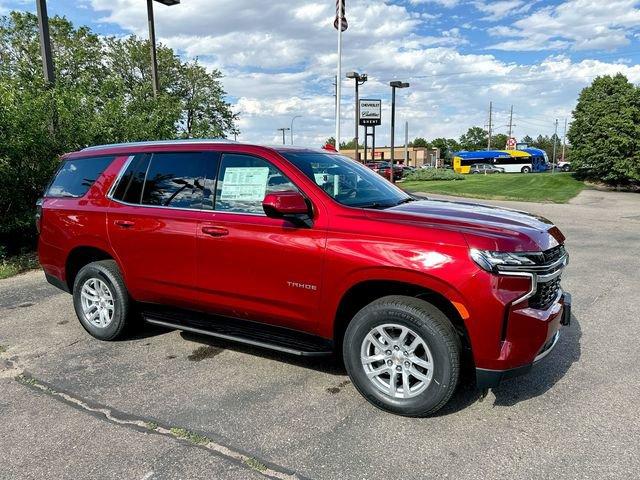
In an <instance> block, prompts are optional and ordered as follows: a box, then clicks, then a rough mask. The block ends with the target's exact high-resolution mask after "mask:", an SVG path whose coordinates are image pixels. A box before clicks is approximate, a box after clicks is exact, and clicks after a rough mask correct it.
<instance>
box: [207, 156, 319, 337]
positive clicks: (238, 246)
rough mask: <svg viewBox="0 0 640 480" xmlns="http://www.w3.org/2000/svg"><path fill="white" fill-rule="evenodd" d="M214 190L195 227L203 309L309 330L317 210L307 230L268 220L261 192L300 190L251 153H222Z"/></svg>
mask: <svg viewBox="0 0 640 480" xmlns="http://www.w3.org/2000/svg"><path fill="white" fill-rule="evenodd" d="M216 185H217V186H216V199H215V206H214V211H213V212H211V213H206V214H204V215H205V216H206V218H204V219H203V221H201V222H200V224H199V228H198V277H199V285H198V287H199V289H200V290H201V291H202V294H203V300H204V302H205V304H206V306H207V309H208V310H210V311H214V312H218V313H222V314H226V315H230V316H233V317H236V318H243V319H248V320H255V321H260V322H267V323H272V324H278V325H282V326H286V327H290V328H295V329H298V330H304V331H313V330H314V328H315V327H316V325H317V322H318V307H319V299H320V293H321V289H322V285H321V276H322V264H323V258H324V250H325V243H326V226H325V224H324V221H325V220H324V218H322V219H318V218H317V217H318V214H319V210H318V208H320V205H319V204H318V203H316V207H315V208H316V219H315V220H316V221H315V222H314V225H313V226H312V227H311V228H300V227H298V226H295V225H294V224H292V223H290V222H288V221H287V220H283V219H275V218H268V217H267V216H266V215H265V213H264V211H263V209H262V200H263V199H264V197H265V195H266V194H267V193H271V192H275V191H287V190H298V191H300V190H299V188H298V186H297V185H296V184H295V183H294V182H293V181H292V180H291V179H290V178H289V177H288V176H287V175H286V174H285V173H283V171H282V169H281V168H279V167H278V166H277V165H276V164H275V163H274V162H273V161H270V160H269V159H267V158H264V157H259V156H255V155H248V154H241V153H224V154H223V155H222V158H221V160H220V168H219V173H218V178H217V182H216ZM303 194H304V193H303ZM308 198H310V197H308Z"/></svg>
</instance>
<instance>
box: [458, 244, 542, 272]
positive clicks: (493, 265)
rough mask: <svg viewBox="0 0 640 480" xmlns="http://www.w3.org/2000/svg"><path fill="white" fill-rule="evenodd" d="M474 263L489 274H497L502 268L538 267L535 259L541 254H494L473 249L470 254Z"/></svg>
mask: <svg viewBox="0 0 640 480" xmlns="http://www.w3.org/2000/svg"><path fill="white" fill-rule="evenodd" d="M470 255H471V258H473V261H474V262H476V263H477V264H478V266H479V267H480V268H482V269H483V270H486V271H487V272H497V271H498V269H499V268H500V266H503V265H504V266H509V265H513V266H527V265H536V264H537V263H536V262H535V260H534V259H533V258H535V257H538V256H539V255H540V254H539V253H515V252H492V251H490V250H477V249H475V248H472V249H471V252H470Z"/></svg>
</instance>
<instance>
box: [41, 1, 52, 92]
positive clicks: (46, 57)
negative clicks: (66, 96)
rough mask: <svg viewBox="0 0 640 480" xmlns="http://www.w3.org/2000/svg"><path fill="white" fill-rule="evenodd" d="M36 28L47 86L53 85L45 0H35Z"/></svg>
mask: <svg viewBox="0 0 640 480" xmlns="http://www.w3.org/2000/svg"><path fill="white" fill-rule="evenodd" d="M36 6H37V10H38V30H39V33H40V53H41V54H42V70H43V71H44V81H45V83H46V84H47V86H53V83H54V81H55V78H54V73H53V57H52V56H51V38H50V37H49V16H48V15H47V0H37V2H36Z"/></svg>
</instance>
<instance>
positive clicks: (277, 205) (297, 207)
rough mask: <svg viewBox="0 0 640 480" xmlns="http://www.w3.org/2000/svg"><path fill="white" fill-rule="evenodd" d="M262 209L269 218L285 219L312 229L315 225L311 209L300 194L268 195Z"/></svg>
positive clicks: (279, 193)
mask: <svg viewBox="0 0 640 480" xmlns="http://www.w3.org/2000/svg"><path fill="white" fill-rule="evenodd" d="M262 208H263V210H264V213H266V214H267V217H270V218H283V219H285V220H289V221H290V222H291V223H294V224H296V225H298V226H302V227H311V226H312V225H313V221H312V220H311V216H310V215H309V213H310V211H311V209H310V208H309V205H308V204H307V201H306V200H305V198H304V197H303V196H302V195H301V194H300V193H299V192H294V191H285V192H274V193H268V194H267V196H266V197H264V200H263V201H262Z"/></svg>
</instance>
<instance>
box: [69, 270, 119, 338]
mask: <svg viewBox="0 0 640 480" xmlns="http://www.w3.org/2000/svg"><path fill="white" fill-rule="evenodd" d="M73 306H74V308H75V311H76V315H77V316H78V319H79V320H80V323H81V324H82V326H83V327H84V329H85V330H86V331H87V332H89V334H91V335H92V336H94V337H95V338H98V339H100V340H115V339H116V338H118V337H120V336H121V335H122V333H123V331H124V329H125V327H126V326H127V325H128V319H129V316H130V301H129V294H128V292H127V289H126V287H125V285H124V280H123V279H122V274H121V273H120V270H119V269H118V266H117V264H116V262H115V261H113V260H102V261H99V262H93V263H90V264H88V265H85V266H84V267H82V269H80V271H79V272H78V275H76V278H75V281H74V282H73Z"/></svg>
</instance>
